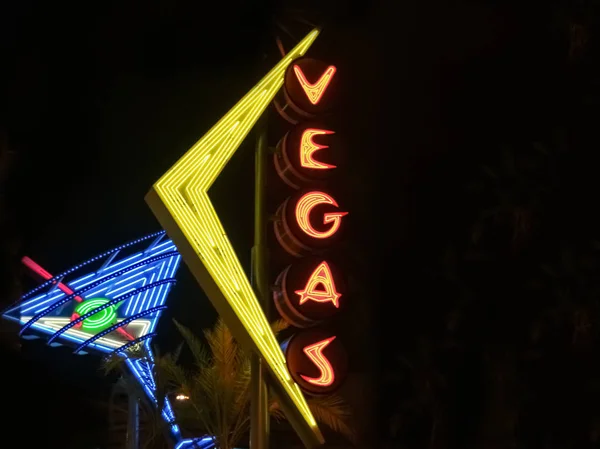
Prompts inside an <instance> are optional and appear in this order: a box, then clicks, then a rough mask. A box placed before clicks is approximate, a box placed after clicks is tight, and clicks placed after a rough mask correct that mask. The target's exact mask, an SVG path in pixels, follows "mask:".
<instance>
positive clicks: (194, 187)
mask: <svg viewBox="0 0 600 449" xmlns="http://www.w3.org/2000/svg"><path fill="white" fill-rule="evenodd" d="M318 34H319V31H318V30H313V31H311V32H310V33H309V34H308V35H307V36H306V37H305V38H304V39H303V40H302V41H301V42H300V43H299V44H298V45H297V46H296V47H295V48H294V49H293V50H291V51H290V52H289V53H288V54H287V55H286V56H285V58H284V59H282V60H281V61H280V62H279V63H278V64H277V65H276V66H275V67H274V68H273V69H272V70H271V71H270V72H269V73H267V75H266V76H265V77H264V78H263V79H262V80H261V81H260V82H259V83H258V84H257V85H256V86H254V87H253V88H252V90H250V92H248V93H247V94H246V95H245V96H244V97H243V98H242V99H241V100H240V101H239V102H238V104H236V105H235V106H234V107H233V108H232V109H231V110H230V111H229V112H228V113H227V114H226V115H225V116H224V117H223V118H222V119H221V120H220V121H219V122H218V123H217V124H216V125H214V126H213V127H212V128H211V129H210V131H208V133H206V135H204V137H202V138H201V139H200V140H199V141H198V142H197V143H196V144H195V145H194V146H193V147H192V148H190V149H189V150H188V151H187V153H185V154H184V155H183V157H182V158H181V159H179V161H177V163H176V164H175V165H173V167H171V168H170V169H169V170H168V171H167V172H166V173H165V174H164V175H163V176H162V177H161V178H160V179H159V180H158V181H157V182H156V183H155V184H154V186H153V187H152V190H150V192H149V193H148V195H147V196H146V202H147V203H148V205H149V206H150V209H152V212H153V213H154V215H156V217H157V218H158V221H159V222H160V223H161V225H162V226H163V228H164V229H165V231H167V234H168V235H169V237H170V238H171V239H172V240H173V242H174V243H175V244H176V245H177V248H178V250H179V252H180V253H181V256H182V258H183V260H184V262H185V263H186V265H187V266H188V267H189V269H190V271H191V272H192V274H193V275H194V277H195V278H196V280H197V281H198V283H199V284H200V286H201V287H202V289H203V290H204V292H205V293H206V295H207V296H208V297H209V299H210V300H211V302H212V303H213V305H214V306H215V308H216V309H217V311H218V312H219V314H220V315H221V316H222V317H223V319H224V320H225V322H226V323H227V325H228V326H229V327H230V329H231V331H232V333H233V334H234V336H235V337H236V339H237V340H238V341H239V342H240V343H242V344H245V345H247V346H246V347H249V348H250V349H252V350H254V351H257V352H258V353H259V354H260V355H261V356H262V357H263V359H264V360H265V362H266V364H267V365H268V367H269V369H270V371H271V374H272V377H273V380H274V382H273V385H272V386H273V388H274V390H275V392H276V393H277V395H278V397H279V399H280V402H281V404H282V407H283V409H284V411H285V412H286V414H287V416H288V419H289V420H290V423H291V424H292V425H293V426H294V428H295V430H296V432H297V433H298V435H299V436H300V437H301V438H302V439H303V441H304V443H305V445H307V446H314V445H316V444H322V443H323V437H322V435H321V433H320V431H319V428H318V426H317V423H316V421H315V418H314V417H313V415H312V413H311V411H310V409H309V408H308V404H307V403H306V400H305V398H304V396H303V394H302V392H301V391H300V388H299V387H298V385H297V384H296V383H295V382H294V381H293V380H292V378H291V376H290V374H289V371H288V369H287V366H286V363H285V358H284V356H283V353H282V352H281V349H280V347H279V344H278V342H277V340H276V339H275V335H274V334H273V332H272V331H271V328H270V326H269V323H268V321H267V319H266V317H265V315H264V313H263V311H262V309H261V307H260V305H259V303H258V300H257V299H256V296H255V294H254V291H253V290H252V287H251V286H250V282H249V281H248V278H247V277H246V275H245V273H244V270H243V269H242V266H241V264H240V262H239V260H238V258H237V256H236V254H235V252H234V250H233V247H232V246H231V243H230V242H229V239H228V238H227V235H226V234H225V230H224V229H223V226H222V225H221V222H220V221H219V217H218V216H217V213H216V212H215V209H214V208H213V205H212V203H211V201H210V198H209V197H208V189H209V188H210V186H211V185H212V184H213V182H214V181H215V179H217V177H218V176H219V174H220V173H221V171H222V170H223V168H224V167H225V165H226V164H227V162H228V161H229V159H230V158H231V157H232V156H233V154H234V153H235V151H236V150H237V149H238V147H239V146H240V144H241V143H242V141H243V140H244V138H245V137H246V135H247V134H248V132H249V131H250V129H251V128H252V127H253V126H254V124H255V123H256V121H257V120H258V118H259V117H260V115H261V114H262V112H263V111H264V110H265V109H266V107H267V106H268V105H269V103H270V102H271V101H272V100H273V98H274V96H275V94H276V93H277V91H278V90H279V89H280V87H281V86H282V84H283V81H284V75H285V71H286V68H287V67H288V65H289V64H290V63H291V62H292V61H293V60H294V59H296V58H298V57H300V56H302V55H304V53H306V50H308V48H309V47H310V46H311V44H312V43H313V42H314V40H315V39H316V38H317V35H318Z"/></svg>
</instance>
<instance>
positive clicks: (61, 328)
mask: <svg viewBox="0 0 600 449" xmlns="http://www.w3.org/2000/svg"><path fill="white" fill-rule="evenodd" d="M165 236H166V234H165V232H164V231H161V232H157V233H154V234H151V235H149V236H147V237H143V238H140V239H136V240H134V241H132V242H129V243H126V244H124V245H121V246H118V247H116V248H114V249H112V250H110V251H106V252H104V253H102V254H100V255H99V256H96V257H94V258H91V259H89V260H88V261H86V262H83V263H81V264H79V265H76V266H74V267H72V268H70V269H69V270H66V271H65V272H63V273H61V274H59V275H56V276H52V274H50V273H49V272H48V271H46V270H45V269H43V268H42V267H40V266H39V265H38V264H36V263H35V262H33V261H31V259H29V262H30V263H26V261H25V262H24V263H25V265H26V266H28V267H29V268H31V269H33V270H34V271H36V272H37V274H39V275H40V276H42V277H44V278H48V277H49V279H48V280H47V281H45V282H44V283H43V284H42V285H41V286H38V287H36V288H34V289H33V290H31V291H29V292H28V293H26V294H25V295H23V298H26V299H25V300H22V301H21V302H17V303H15V304H13V305H12V306H11V307H10V308H8V309H7V310H5V311H3V312H2V317H3V318H5V319H9V320H14V321H17V322H18V323H20V324H22V329H21V330H22V332H24V331H25V330H27V329H31V330H32V331H36V333H42V334H46V335H48V336H49V337H50V338H49V340H48V344H51V345H52V346H55V345H57V344H62V343H71V344H73V343H74V344H75V345H80V344H81V343H83V342H87V341H88V340H90V338H91V337H94V338H93V342H90V344H89V348H91V349H94V350H96V351H100V352H104V353H106V352H111V351H113V350H115V349H117V348H119V347H121V346H123V345H124V344H125V343H126V342H127V341H134V340H136V339H137V338H139V337H141V336H144V335H147V334H149V333H152V332H153V331H154V329H155V328H156V325H157V321H158V319H159V317H160V315H161V311H162V308H160V307H158V306H162V305H163V304H164V303H165V300H166V297H167V295H168V293H169V291H170V288H171V285H172V283H173V276H174V274H175V272H176V271H177V269H178V268H179V263H180V261H181V256H180V255H179V253H178V252H177V251H176V247H175V244H174V243H173V242H172V241H171V240H169V239H166V238H165ZM142 245H144V246H143V248H138V249H135V248H134V247H136V246H142ZM126 248H131V249H132V250H133V251H134V252H130V253H129V255H126V256H125V257H121V258H118V256H119V254H120V253H121V250H124V249H126ZM93 262H96V264H95V265H96V266H97V267H98V268H94V270H95V271H93V272H91V273H89V272H88V273H83V275H81V274H79V276H78V277H75V276H76V275H77V273H80V272H81V269H82V268H83V267H85V266H86V265H89V264H92V263H93ZM36 268H37V269H36ZM69 277H71V280H69ZM163 281H165V282H163ZM60 284H62V287H63V288H61V286H60ZM44 286H45V287H46V291H45V292H42V291H40V290H42V289H41V288H40V287H42V288H43V287H44ZM32 292H33V293H37V294H32ZM77 298H81V300H82V301H85V302H87V300H86V298H94V299H95V298H106V299H109V298H119V299H117V301H116V302H115V303H114V305H115V306H116V305H117V304H118V303H120V302H121V301H123V305H122V306H121V307H118V308H117V309H116V314H117V320H116V322H114V323H115V324H114V326H112V327H109V328H107V329H106V330H110V331H109V332H106V331H105V330H101V329H102V328H98V329H84V327H83V320H79V319H80V318H81V317H82V316H83V315H85V314H81V313H78V312H81V310H75V309H76V308H77V306H78V305H80V304H83V302H82V301H77ZM126 299H127V301H125V300H126ZM71 300H72V301H71ZM76 301H77V302H76ZM111 301H112V299H111ZM69 302H70V303H69ZM78 303H79V304H78ZM102 307H103V306H102ZM146 311H149V312H148V313H143V312H146ZM97 312H99V313H98V314H97V315H96V314H94V313H93V312H92V315H94V319H95V318H97V317H100V316H101V315H102V314H103V313H105V312H100V310H98V311H97ZM88 313H90V312H88ZM131 317H136V318H134V319H130V318H131ZM87 318H89V317H85V316H84V319H86V320H87ZM93 321H94V320H92V322H93ZM125 324H127V328H126V329H125ZM113 331H114V332H113ZM94 334H95V336H94ZM98 336H99V337H98ZM54 341H56V342H57V343H54Z"/></svg>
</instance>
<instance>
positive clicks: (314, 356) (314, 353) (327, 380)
mask: <svg viewBox="0 0 600 449" xmlns="http://www.w3.org/2000/svg"><path fill="white" fill-rule="evenodd" d="M333 340H335V335H334V336H333V337H329V338H326V339H325V340H322V341H319V342H317V343H315V344H313V345H309V346H307V347H305V348H304V349H303V351H304V353H305V354H306V355H307V356H308V358H309V359H310V360H311V362H313V363H314V364H315V366H316V367H317V368H319V371H320V373H321V374H320V376H319V377H308V376H304V375H302V374H301V375H300V377H302V379H304V380H305V381H306V382H308V383H311V384H313V385H317V386H319V387H328V386H330V385H331V384H332V383H333V382H334V381H335V371H334V370H333V367H332V366H331V363H330V362H329V360H328V359H327V357H325V355H323V350H324V349H325V348H326V347H327V346H328V345H329V343H331V342H332V341H333Z"/></svg>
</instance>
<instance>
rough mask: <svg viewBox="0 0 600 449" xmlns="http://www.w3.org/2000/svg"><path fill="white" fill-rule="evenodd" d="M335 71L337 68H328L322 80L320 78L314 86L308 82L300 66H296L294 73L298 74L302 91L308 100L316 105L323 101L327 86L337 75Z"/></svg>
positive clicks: (331, 66)
mask: <svg viewBox="0 0 600 449" xmlns="http://www.w3.org/2000/svg"><path fill="white" fill-rule="evenodd" d="M335 71H336V69H335V66H333V65H330V66H329V67H327V70H325V72H323V74H322V75H321V78H319V79H318V80H317V82H316V83H314V84H312V83H309V82H308V80H307V79H306V76H304V72H303V71H302V69H301V68H300V66H298V65H295V64H294V73H295V74H296V78H297V79H298V82H299V83H300V85H301V86H302V89H303V90H304V93H305V94H306V96H307V97H308V100H309V101H310V102H311V103H312V104H314V105H316V104H317V103H318V102H319V101H321V97H323V94H324V93H325V90H327V86H329V83H330V82H331V80H332V78H333V75H335Z"/></svg>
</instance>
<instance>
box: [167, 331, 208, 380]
mask: <svg viewBox="0 0 600 449" xmlns="http://www.w3.org/2000/svg"><path fill="white" fill-rule="evenodd" d="M173 322H174V323H175V326H177V330H179V333H181V336H182V337H183V339H184V340H185V343H186V345H187V346H188V348H190V351H191V353H192V357H193V358H194V362H195V364H196V366H197V368H198V369H200V370H201V369H204V368H206V367H207V366H208V364H209V361H210V355H209V353H208V351H207V349H206V347H205V346H204V344H203V343H202V342H201V341H200V339H199V338H198V337H196V335H194V333H193V332H192V331H191V330H190V329H188V328H187V327H185V326H184V325H183V324H180V323H179V322H178V321H177V320H173Z"/></svg>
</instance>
